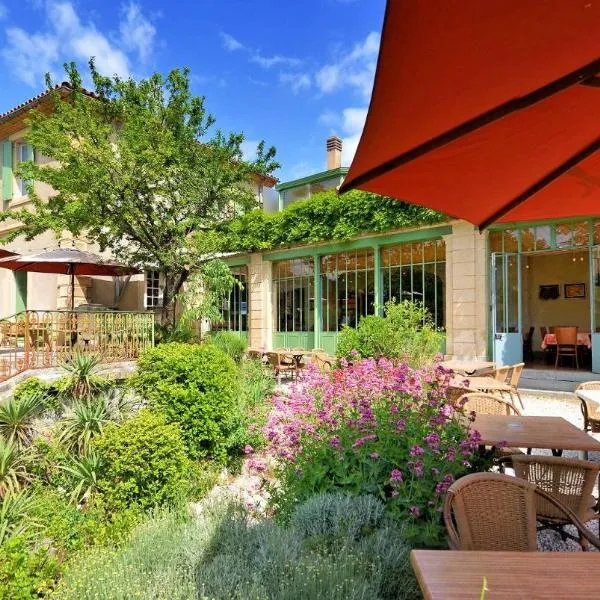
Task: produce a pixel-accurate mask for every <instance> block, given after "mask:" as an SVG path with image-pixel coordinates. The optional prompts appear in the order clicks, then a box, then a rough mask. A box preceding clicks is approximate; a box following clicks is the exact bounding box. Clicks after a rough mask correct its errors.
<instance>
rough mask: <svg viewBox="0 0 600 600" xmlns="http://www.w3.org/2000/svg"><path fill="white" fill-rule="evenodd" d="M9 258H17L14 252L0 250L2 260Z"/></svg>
mask: <svg viewBox="0 0 600 600" xmlns="http://www.w3.org/2000/svg"><path fill="white" fill-rule="evenodd" d="M7 256H17V255H16V254H15V253H14V252H10V251H9V250H4V249H2V248H0V258H6V257H7Z"/></svg>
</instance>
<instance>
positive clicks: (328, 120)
mask: <svg viewBox="0 0 600 600" xmlns="http://www.w3.org/2000/svg"><path fill="white" fill-rule="evenodd" d="M340 122H341V119H340V116H339V115H338V114H337V113H336V112H334V111H332V110H326V111H324V112H322V113H321V114H320V115H319V123H321V125H325V126H327V127H338V126H339V125H340Z"/></svg>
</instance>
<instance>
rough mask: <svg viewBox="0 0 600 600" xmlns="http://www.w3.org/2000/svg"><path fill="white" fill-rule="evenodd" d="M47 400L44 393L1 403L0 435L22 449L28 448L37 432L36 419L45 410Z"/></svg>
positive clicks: (30, 393)
mask: <svg viewBox="0 0 600 600" xmlns="http://www.w3.org/2000/svg"><path fill="white" fill-rule="evenodd" d="M45 399H46V397H45V395H44V394H43V393H42V392H29V393H27V394H24V395H21V396H19V397H18V398H15V397H12V398H7V399H6V400H3V401H2V402H0V435H3V436H4V437H5V438H6V439H7V440H9V441H13V442H15V444H17V445H18V446H19V447H21V448H22V447H24V446H27V445H28V444H29V443H30V442H31V439H32V438H33V434H34V432H35V426H34V422H35V419H36V418H37V417H38V416H39V415H40V414H41V413H42V411H43V410H44V406H45Z"/></svg>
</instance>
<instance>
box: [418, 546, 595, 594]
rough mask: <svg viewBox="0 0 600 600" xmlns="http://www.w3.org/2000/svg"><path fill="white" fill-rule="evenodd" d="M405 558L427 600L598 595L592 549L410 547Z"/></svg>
mask: <svg viewBox="0 0 600 600" xmlns="http://www.w3.org/2000/svg"><path fill="white" fill-rule="evenodd" d="M410 562H411V564H412V567H413V569H414V571H415V574H416V576H417V580H418V582H419V586H420V587H421V591H422V592H423V596H424V597H425V598H426V599H427V600H442V599H443V600H470V599H473V600H479V599H480V598H485V600H499V599H510V600H515V599H519V598H521V599H527V600H531V599H548V600H550V599H552V600H554V599H555V598H569V599H570V600H583V599H584V598H585V599H586V600H587V599H589V598H600V568H599V567H600V556H599V555H598V553H596V552H467V551H454V550H413V551H412V552H411V556H410ZM484 577H485V587H486V588H487V591H485V594H484V593H482V590H483V587H484Z"/></svg>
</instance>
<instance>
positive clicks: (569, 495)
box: [511, 455, 600, 522]
mask: <svg viewBox="0 0 600 600" xmlns="http://www.w3.org/2000/svg"><path fill="white" fill-rule="evenodd" d="M511 462H512V466H513V468H514V470H515V475H516V476H517V477H520V478H521V479H525V480H527V481H529V482H530V483H533V484H534V485H536V486H537V487H538V488H540V489H542V490H544V491H546V492H548V493H549V494H552V496H554V498H556V499H557V500H559V501H560V502H561V503H562V504H563V505H565V506H567V507H568V508H570V509H571V510H572V511H573V512H574V513H575V514H576V515H577V516H578V517H579V518H580V519H581V520H582V521H583V522H585V521H589V520H590V519H591V518H593V517H594V511H593V507H594V505H595V503H596V501H595V499H594V497H593V491H594V485H595V483H596V480H597V479H598V472H599V471H600V464H598V463H593V462H590V461H587V460H578V459H574V458H562V457H557V456H539V455H535V456H533V455H516V456H512V457H511ZM536 507H537V508H536V511H537V514H538V516H541V517H545V518H548V519H554V520H558V521H564V520H565V515H564V513H563V512H562V511H560V510H559V509H557V507H556V506H554V505H553V504H551V503H550V502H548V501H547V500H546V499H544V498H543V497H538V499H537V502H536Z"/></svg>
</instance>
